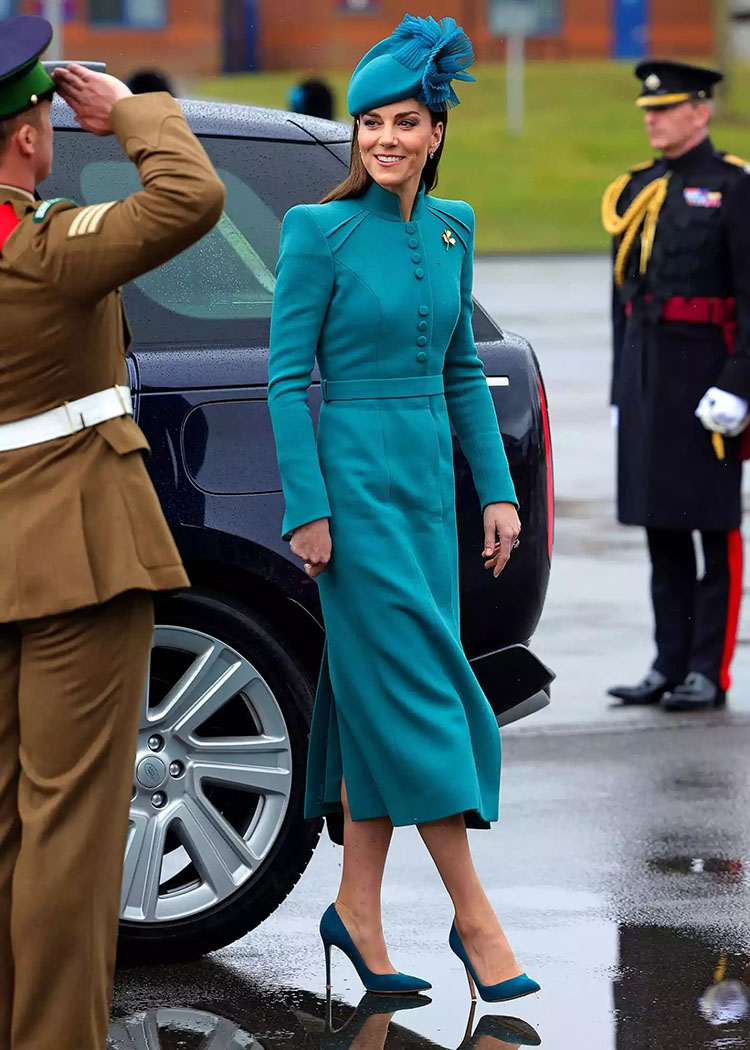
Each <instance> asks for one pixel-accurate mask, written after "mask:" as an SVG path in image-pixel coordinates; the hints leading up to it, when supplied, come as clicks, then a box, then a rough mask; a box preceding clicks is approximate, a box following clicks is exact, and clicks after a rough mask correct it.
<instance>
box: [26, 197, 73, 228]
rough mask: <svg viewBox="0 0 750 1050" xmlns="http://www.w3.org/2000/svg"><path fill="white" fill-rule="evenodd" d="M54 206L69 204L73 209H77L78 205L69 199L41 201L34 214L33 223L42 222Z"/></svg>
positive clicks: (54, 198)
mask: <svg viewBox="0 0 750 1050" xmlns="http://www.w3.org/2000/svg"><path fill="white" fill-rule="evenodd" d="M56 204H71V205H72V206H73V207H74V208H77V207H78V203H77V202H76V201H74V200H71V199H70V197H53V198H52V200H49V201H42V203H41V204H40V205H39V207H38V208H37V210H36V211H35V213H34V222H44V220H45V219H46V218H47V214H48V212H49V210H50V208H53V207H54V206H55V205H56Z"/></svg>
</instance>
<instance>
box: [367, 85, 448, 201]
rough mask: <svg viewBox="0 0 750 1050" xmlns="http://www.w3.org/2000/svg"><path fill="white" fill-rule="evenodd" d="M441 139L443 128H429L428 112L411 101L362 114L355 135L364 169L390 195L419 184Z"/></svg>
mask: <svg viewBox="0 0 750 1050" xmlns="http://www.w3.org/2000/svg"><path fill="white" fill-rule="evenodd" d="M442 137H443V125H442V124H436V125H435V126H434V127H433V124H432V115H431V113H430V111H429V109H428V108H427V106H423V105H422V104H421V103H420V102H417V100H416V99H415V98H408V99H405V100H404V101H403V102H391V103H390V104H389V105H387V106H379V107H378V108H377V109H373V110H371V111H370V112H367V113H363V114H362V116H361V117H360V118H359V128H358V131H357V139H358V142H359V149H360V153H361V154H362V161H363V163H364V166H365V168H366V169H367V171H368V173H369V174H370V175H371V176H372V178H373V179H374V180H375V182H377V183H379V184H380V185H381V186H383V187H384V189H387V190H391V191H393V192H397V191H398V189H399V188H400V187H402V186H405V185H407V184H408V183H409V182H412V181H418V180H419V178H420V176H421V174H422V168H424V166H425V163H426V161H427V157H428V155H429V154H430V153H434V152H435V150H436V149H437V148H438V146H439V145H440V141H441V139H442Z"/></svg>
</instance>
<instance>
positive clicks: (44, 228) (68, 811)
mask: <svg viewBox="0 0 750 1050" xmlns="http://www.w3.org/2000/svg"><path fill="white" fill-rule="evenodd" d="M50 39H51V29H50V27H49V25H48V23H46V22H44V21H43V20H42V19H34V18H19V19H12V20H9V21H6V22H4V23H0V318H2V323H1V324H0V1050H103V1048H104V1045H105V1040H106V1030H107V1022H108V1014H109V1006H110V998H111V992H112V979H113V970H114V955H115V939H116V933H117V923H118V913H119V888H120V883H121V871H122V861H123V853H124V847H125V840H126V835H127V827H128V806H129V799H130V793H131V790H132V780H133V763H134V756H135V746H136V735H137V729H138V721H139V713H140V707H141V698H142V692H143V686H144V680H145V675H146V668H147V661H148V654H149V648H150V640H151V632H152V626H153V608H152V595H151V592H154V591H158V590H164V589H171V588H175V587H182V586H184V585H186V584H187V582H188V581H187V578H186V576H185V572H184V570H183V568H182V565H181V562H180V557H179V554H178V552H177V549H176V547H175V545H174V542H173V540H172V537H171V535H170V533H169V530H168V528H167V525H166V522H165V520H164V517H163V515H162V512H161V509H160V507H159V504H158V502H157V499H156V496H155V493H154V491H153V488H152V486H151V483H150V481H149V478H148V475H147V473H146V468H145V466H144V462H143V453H144V452H145V451H146V450H147V444H146V441H145V438H144V436H143V434H142V433H141V431H140V430H139V428H138V427H137V426H136V424H135V422H134V421H133V419H132V416H131V404H130V391H129V389H128V387H127V378H126V369H125V360H124V358H125V351H126V349H127V345H128V341H129V333H128V327H127V322H126V320H125V317H124V315H123V311H122V304H121V300H120V295H119V286H120V285H122V284H123V283H124V282H125V281H128V280H130V279H131V278H134V277H136V276H138V275H140V274H142V273H144V272H146V271H147V270H150V269H152V268H153V267H155V266H158V265H159V264H161V263H163V262H166V261H167V260H168V259H170V258H171V257H173V256H174V255H176V254H177V253H178V252H180V251H181V250H182V249H184V248H186V247H187V246H188V245H190V244H192V243H193V242H194V241H196V240H198V238H199V237H201V236H202V235H203V234H205V233H206V232H208V230H210V229H211V227H212V226H213V225H214V224H215V223H216V222H217V220H218V219H219V217H220V215H221V211H222V207H223V202H224V188H223V186H222V183H221V182H220V181H219V179H218V177H217V176H216V173H215V172H214V170H213V168H212V166H211V163H210V161H209V159H208V157H207V156H206V154H205V153H204V151H203V149H202V147H201V146H200V145H199V143H198V141H197V140H196V139H195V138H194V136H193V135H192V133H191V132H190V130H189V128H188V126H187V124H186V122H185V119H184V117H183V115H182V111H181V110H180V107H179V105H178V104H177V103H176V102H175V101H174V100H173V99H172V98H171V97H170V96H168V95H166V94H152V95H140V96H137V97H128V96H130V91H129V90H128V88H126V87H125V85H124V84H121V83H120V82H119V81H117V80H115V79H114V78H113V77H107V76H105V75H103V74H96V73H92V72H90V71H88V70H86V69H83V68H81V67H80V66H76V67H72V68H70V69H68V70H63V71H57V72H56V73H55V82H54V83H53V81H52V80H51V79H50V78H49V77H48V76H47V74H46V73H45V72H44V69H43V67H42V66H41V64H40V63H39V62H38V56H39V54H41V53H42V52H43V51H44V49H45V48H46V47H47V46H48V44H49V42H50ZM55 87H57V90H58V91H59V92H60V94H62V96H63V97H64V98H65V99H66V100H67V101H68V102H69V104H70V105H71V106H72V107H73V109H74V111H75V112H76V116H77V118H78V121H79V123H80V124H81V125H82V127H83V128H84V129H86V130H90V131H94V132H96V133H97V134H110V133H114V134H115V135H117V137H118V138H119V140H120V142H121V144H122V146H123V149H124V150H125V151H126V152H127V154H128V156H129V157H130V158H131V159H132V160H133V161H134V163H135V164H136V165H137V166H138V172H139V175H140V179H141V182H142V185H143V189H142V190H141V191H140V192H139V193H135V194H133V196H131V197H128V198H127V199H126V200H121V201H110V202H106V203H102V204H95V205H92V206H89V207H84V208H81V207H78V206H77V205H76V204H75V203H74V202H72V201H65V200H63V201H54V202H45V203H43V204H40V202H39V201H37V200H35V198H34V195H33V190H34V187H35V185H36V184H37V183H38V182H39V181H41V180H42V179H43V178H45V177H46V175H47V174H48V173H49V170H50V166H51V159H52V128H51V125H50V120H49V109H50V99H51V96H52V93H53V91H54V88H55Z"/></svg>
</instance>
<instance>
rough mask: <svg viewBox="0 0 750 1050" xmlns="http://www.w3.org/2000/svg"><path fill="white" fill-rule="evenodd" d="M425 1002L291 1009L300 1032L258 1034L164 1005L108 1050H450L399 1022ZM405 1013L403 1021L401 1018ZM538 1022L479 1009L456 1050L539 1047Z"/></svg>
mask: <svg viewBox="0 0 750 1050" xmlns="http://www.w3.org/2000/svg"><path fill="white" fill-rule="evenodd" d="M430 1002H431V1000H430V999H428V998H426V997H420V996H413V997H408V998H401V999H398V998H395V997H394V998H391V997H387V996H376V995H365V997H364V998H363V999H362V1001H361V1002H360V1003H359V1005H358V1006H357V1007H356V1009H354V1010H353V1011H352V1010H351V1009H349V1011H348V1016H345V1019H343V1020H342V1017H341V1016H339V1015H341V1014H343V1015H346V1012H347V1011H346V1008H345V1007H342V1006H340V1005H336V1006H332V1004H331V1003H330V1002H329V1003H328V1004H327V1006H326V1008H325V1012H324V1016H323V1017H322V1018H321V1017H320V1016H319V1015H315V1014H312V1015H311V1014H307V1012H306V1011H305V1010H304V1009H294V1010H290V1011H289V1012H290V1015H292V1016H293V1018H294V1021H295V1022H296V1024H294V1025H292V1026H290V1027H298V1026H301V1029H302V1040H300V1032H299V1031H298V1032H297V1033H296V1034H295V1035H294V1036H291V1035H289V1034H288V1033H284V1032H273V1033H268V1034H265V1033H264V1034H263V1035H260V1036H257V1035H255V1034H253V1033H251V1032H250V1031H248V1030H247V1029H246V1028H245V1027H243V1026H242V1025H240V1024H238V1023H236V1022H234V1021H232V1020H230V1019H229V1018H226V1017H220V1016H219V1015H218V1014H214V1013H210V1012H207V1011H205V1010H192V1009H187V1008H167V1007H158V1008H155V1009H151V1010H143V1011H139V1012H138V1013H135V1014H133V1015H131V1016H129V1017H124V1018H119V1019H116V1020H115V1021H113V1022H112V1025H111V1026H110V1031H109V1039H108V1043H107V1046H108V1050H282V1048H283V1050H292V1047H294V1050H302V1048H303V1047H305V1048H306V1047H309V1048H310V1050H313V1048H315V1050H449V1048H446V1047H440V1046H439V1045H438V1044H437V1043H434V1042H432V1041H431V1040H429V1039H426V1038H424V1037H423V1036H419V1035H417V1034H416V1033H414V1032H411V1031H409V1030H407V1029H406V1028H404V1027H402V1026H401V1024H398V1023H396V1022H395V1020H394V1019H396V1018H398V1019H399V1020H400V1021H403V1020H404V1019H405V1018H406V1016H407V1015H408V1012H409V1011H411V1010H416V1009H419V1008H421V1007H425V1006H429V1004H430ZM399 1015H400V1016H399ZM539 1045H541V1039H540V1038H539V1035H538V1034H537V1032H536V1031H535V1029H534V1028H532V1026H531V1025H529V1024H527V1023H526V1022H525V1021H523V1020H521V1018H518V1017H510V1016H492V1015H487V1014H485V1015H484V1016H483V1017H480V1018H479V1020H478V1022H477V1023H476V1025H475V1007H472V1009H471V1012H470V1014H469V1019H468V1021H467V1025H466V1032H465V1035H464V1038H463V1040H462V1042H461V1043H460V1045H459V1047H457V1048H455V1050H520V1047H523V1046H539Z"/></svg>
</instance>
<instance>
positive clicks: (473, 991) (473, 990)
mask: <svg viewBox="0 0 750 1050" xmlns="http://www.w3.org/2000/svg"><path fill="white" fill-rule="evenodd" d="M466 977H467V979H468V981H469V991H470V992H471V1001H472V1002H473V1003H475V1002H476V1001H477V989H476V985H475V984H474V982H473V981H472V979H471V974H470V973H469V967H468V966H467V967H466Z"/></svg>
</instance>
